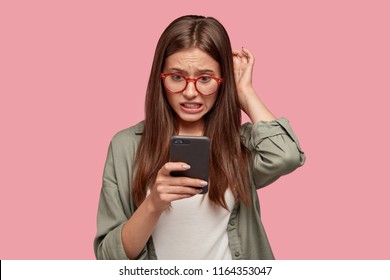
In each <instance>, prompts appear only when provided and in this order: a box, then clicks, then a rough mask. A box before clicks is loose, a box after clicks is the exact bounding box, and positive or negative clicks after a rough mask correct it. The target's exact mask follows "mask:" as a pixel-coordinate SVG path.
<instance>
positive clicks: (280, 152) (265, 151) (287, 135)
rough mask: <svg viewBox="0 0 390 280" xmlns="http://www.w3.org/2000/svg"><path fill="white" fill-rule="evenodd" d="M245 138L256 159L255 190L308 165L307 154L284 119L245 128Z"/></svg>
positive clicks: (254, 166)
mask: <svg viewBox="0 0 390 280" xmlns="http://www.w3.org/2000/svg"><path fill="white" fill-rule="evenodd" d="M243 136H244V139H245V143H246V145H247V147H248V149H249V150H250V151H251V152H252V156H253V171H252V176H253V180H254V182H255V185H256V188H257V189H259V188H262V187H265V186H267V185H269V184H271V183H272V182H274V181H276V180H277V179H278V178H279V177H281V176H283V175H286V174H288V173H290V172H292V171H294V170H295V169H296V168H298V167H300V166H302V165H303V164H304V162H305V159H306V157H305V154H304V152H303V151H302V150H301V147H300V145H299V141H298V139H297V137H296V135H295V133H294V132H293V130H292V128H291V126H290V124H289V122H288V120H287V119H285V118H279V119H276V120H273V121H260V122H257V123H255V124H250V123H247V124H245V125H244V126H243Z"/></svg>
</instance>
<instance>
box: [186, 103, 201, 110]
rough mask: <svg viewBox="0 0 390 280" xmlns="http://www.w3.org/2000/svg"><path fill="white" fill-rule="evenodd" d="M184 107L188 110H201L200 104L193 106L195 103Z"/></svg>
mask: <svg viewBox="0 0 390 280" xmlns="http://www.w3.org/2000/svg"><path fill="white" fill-rule="evenodd" d="M183 106H184V107H186V108H188V109H198V108H200V104H193V103H191V104H187V103H186V104H183Z"/></svg>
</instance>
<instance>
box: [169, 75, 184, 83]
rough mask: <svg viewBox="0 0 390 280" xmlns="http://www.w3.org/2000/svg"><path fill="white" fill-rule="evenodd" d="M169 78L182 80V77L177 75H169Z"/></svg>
mask: <svg viewBox="0 0 390 280" xmlns="http://www.w3.org/2000/svg"><path fill="white" fill-rule="evenodd" d="M171 79H172V80H174V81H178V82H180V81H181V80H183V77H182V76H179V75H171Z"/></svg>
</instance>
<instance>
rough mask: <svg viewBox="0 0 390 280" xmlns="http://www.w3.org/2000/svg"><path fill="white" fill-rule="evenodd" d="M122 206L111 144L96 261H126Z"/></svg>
mask: <svg viewBox="0 0 390 280" xmlns="http://www.w3.org/2000/svg"><path fill="white" fill-rule="evenodd" d="M127 220H128V218H127V217H126V215H125V213H124V210H123V205H122V202H121V199H120V196H119V190H118V186H117V180H116V174H115V166H114V158H113V151H112V144H110V147H109V150H108V154H107V160H106V164H105V166H104V172H103V186H102V189H101V192H100V199H99V206H98V216H97V234H96V237H95V240H94V250H95V256H96V258H97V259H102V260H108V259H111V260H115V259H128V258H127V256H126V253H125V251H124V248H123V244H122V237H121V233H122V227H123V225H124V224H125V223H126V221H127Z"/></svg>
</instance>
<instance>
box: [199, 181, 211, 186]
mask: <svg viewBox="0 0 390 280" xmlns="http://www.w3.org/2000/svg"><path fill="white" fill-rule="evenodd" d="M200 184H201V185H202V186H204V187H205V186H207V185H208V184H209V183H208V182H206V181H201V182H200Z"/></svg>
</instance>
